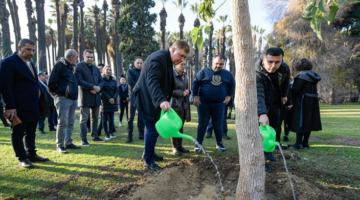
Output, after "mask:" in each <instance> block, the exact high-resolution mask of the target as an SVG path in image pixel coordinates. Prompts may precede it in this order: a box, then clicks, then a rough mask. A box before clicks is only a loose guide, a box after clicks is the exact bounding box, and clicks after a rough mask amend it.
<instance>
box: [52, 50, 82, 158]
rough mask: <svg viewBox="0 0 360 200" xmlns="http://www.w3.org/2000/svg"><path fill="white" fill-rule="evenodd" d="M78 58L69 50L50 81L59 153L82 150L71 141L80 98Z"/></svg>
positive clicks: (56, 66)
mask: <svg viewBox="0 0 360 200" xmlns="http://www.w3.org/2000/svg"><path fill="white" fill-rule="evenodd" d="M78 57H79V55H78V53H77V52H76V51H75V50H74V49H68V50H67V51H66V52H65V59H61V60H60V61H58V62H57V63H56V64H55V66H54V68H53V70H52V72H51V74H50V77H49V81H48V85H49V90H50V92H51V93H52V95H53V96H54V103H55V107H56V111H57V113H58V126H57V130H56V148H57V149H56V151H57V152H59V153H68V151H67V150H66V149H80V147H79V146H75V145H74V144H73V143H72V139H71V136H72V132H73V129H74V123H75V110H76V107H77V98H78V82H77V79H76V77H75V74H74V73H75V66H76V63H77V61H78ZM64 142H65V144H66V148H65V147H64Z"/></svg>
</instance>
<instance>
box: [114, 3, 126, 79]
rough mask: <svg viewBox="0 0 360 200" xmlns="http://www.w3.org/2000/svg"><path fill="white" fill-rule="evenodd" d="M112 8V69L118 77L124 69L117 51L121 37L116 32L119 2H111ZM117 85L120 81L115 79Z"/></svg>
mask: <svg viewBox="0 0 360 200" xmlns="http://www.w3.org/2000/svg"><path fill="white" fill-rule="evenodd" d="M112 3H113V7H114V15H115V23H114V36H113V37H114V39H113V40H114V41H113V42H114V50H115V61H114V68H115V70H116V71H115V72H116V73H115V74H116V76H117V77H120V76H121V75H123V74H124V69H123V66H122V55H121V53H120V50H119V46H120V41H121V37H120V36H119V33H118V30H117V28H116V25H117V23H118V21H119V19H120V1H114V0H113V1H112ZM117 83H118V84H120V79H118V78H117Z"/></svg>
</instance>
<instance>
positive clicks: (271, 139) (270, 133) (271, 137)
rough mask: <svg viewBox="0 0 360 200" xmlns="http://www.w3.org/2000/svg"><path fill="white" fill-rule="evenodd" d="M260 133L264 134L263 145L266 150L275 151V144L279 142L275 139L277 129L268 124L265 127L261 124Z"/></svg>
mask: <svg viewBox="0 0 360 200" xmlns="http://www.w3.org/2000/svg"><path fill="white" fill-rule="evenodd" d="M259 129H260V134H261V135H262V136H263V139H264V140H263V146H264V151H265V152H273V151H274V150H275V146H277V145H278V144H279V143H278V142H276V141H275V137H276V132H275V130H274V129H273V128H272V127H271V126H269V125H268V124H266V126H265V127H263V126H262V125H260V127H259Z"/></svg>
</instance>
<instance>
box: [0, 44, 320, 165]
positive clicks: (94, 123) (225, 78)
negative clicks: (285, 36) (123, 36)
mask: <svg viewBox="0 0 360 200" xmlns="http://www.w3.org/2000/svg"><path fill="white" fill-rule="evenodd" d="M35 51H36V49H35V43H34V42H33V41H31V40H29V39H22V40H20V42H19V44H18V51H17V52H15V53H14V54H13V55H11V56H9V57H7V58H4V59H3V60H2V61H1V63H0V94H2V97H3V100H4V102H5V104H6V109H5V112H4V116H5V118H7V119H9V120H10V122H11V141H12V146H13V148H14V151H15V155H16V157H18V159H19V165H20V166H21V167H23V168H33V167H34V165H33V164H32V162H46V161H48V160H49V159H48V158H43V157H40V156H39V155H38V154H37V153H36V148H35V132H36V128H38V130H39V133H40V134H44V133H45V130H44V127H45V123H44V122H45V119H46V118H48V125H49V131H56V151H57V152H58V153H61V154H65V153H69V152H68V149H81V146H82V147H87V146H90V143H89V141H88V139H87V133H88V132H90V133H91V142H105V140H111V139H113V138H116V136H115V134H114V133H115V131H116V130H115V117H114V116H115V112H117V111H118V108H120V115H119V124H118V125H119V126H120V127H122V126H123V118H124V114H126V117H127V133H128V136H127V138H126V143H130V142H132V141H133V129H134V128H133V123H134V119H135V116H136V115H135V113H136V110H137V111H138V118H137V120H138V121H137V126H138V131H139V135H138V139H139V140H144V153H143V159H144V167H146V168H149V169H151V170H160V169H161V167H160V166H158V165H157V164H156V163H155V161H161V160H163V157H162V156H160V155H157V154H156V153H155V146H156V142H157V138H158V136H159V134H158V132H157V130H156V128H155V123H156V122H157V121H158V120H159V119H160V115H161V111H165V112H171V108H172V109H173V110H174V111H175V112H176V113H177V114H178V115H179V116H180V118H181V120H182V121H183V126H184V123H185V121H186V122H189V121H190V120H191V110H190V101H189V96H190V95H192V96H193V98H194V105H195V106H196V107H197V113H198V124H199V125H198V128H197V138H196V139H197V141H198V142H199V144H200V145H203V142H204V138H205V137H206V138H210V137H211V136H212V132H213V131H214V133H215V139H216V145H215V147H216V148H217V149H218V150H219V151H225V150H226V148H225V146H224V144H223V141H222V140H223V139H227V140H229V139H230V137H229V136H228V135H227V122H226V120H227V119H229V118H230V117H231V110H232V109H233V107H234V93H235V80H234V77H233V75H232V74H231V73H230V72H229V71H227V70H226V68H225V58H223V57H222V56H221V55H217V56H214V58H213V62H212V67H211V68H203V69H202V70H200V71H199V72H198V73H197V74H196V76H195V79H194V81H193V87H192V88H189V86H188V83H189V79H188V77H187V75H186V72H185V69H186V59H187V54H188V53H189V51H190V47H189V45H188V43H187V42H186V41H183V40H178V41H176V42H175V43H174V44H173V45H172V46H171V47H170V48H169V49H164V50H159V51H156V52H154V53H152V54H150V55H149V56H148V57H147V58H146V59H145V60H143V58H142V57H136V58H135V60H134V68H131V69H129V70H127V72H126V78H125V76H123V75H122V76H120V77H115V76H114V75H113V72H112V69H111V67H110V66H104V65H103V64H98V65H97V66H96V65H94V64H93V62H94V51H92V50H89V49H86V50H85V51H84V52H82V53H83V55H82V56H83V58H84V59H83V61H81V62H78V57H79V54H78V52H77V51H76V50H74V49H68V50H67V51H66V52H65V56H64V58H60V59H59V60H58V61H57V62H56V64H55V66H54V67H53V69H52V71H51V73H50V75H49V77H47V74H46V73H45V72H39V73H37V70H36V68H35V66H34V64H33V63H32V61H31V58H32V57H33V55H34V53H35ZM283 56H284V52H283V51H282V50H281V49H280V48H269V49H268V50H267V51H266V53H265V55H264V58H263V59H262V60H261V61H260V62H259V63H258V69H257V77H256V83H257V94H258V115H259V123H260V124H261V125H263V126H266V125H270V126H272V127H273V128H274V129H275V130H276V141H278V142H280V135H281V123H282V121H283V120H285V125H284V127H286V131H288V130H290V131H293V132H296V134H297V140H296V143H295V144H294V145H290V147H291V148H295V149H301V148H309V147H310V146H309V144H308V140H309V136H310V133H311V131H317V130H321V121H320V114H319V104H318V101H317V91H316V84H317V82H318V81H320V80H321V77H320V76H319V75H318V74H316V73H315V72H313V71H312V70H311V69H312V63H311V61H310V60H309V59H301V60H300V61H298V62H297V63H296V64H295V68H296V69H297V70H298V71H299V72H300V74H299V75H298V76H297V77H295V79H294V83H293V86H292V88H290V87H289V85H290V70H289V67H288V66H287V65H286V63H284V62H283V60H282V59H283ZM117 78H118V79H119V80H120V84H119V85H117ZM291 94H292V95H291ZM291 98H292V99H297V100H296V101H291V100H289V99H291ZM294 102H296V103H294ZM0 107H1V113H2V112H3V110H2V109H3V105H2V104H1V105H0ZM78 107H80V123H79V124H80V138H81V146H80V145H79V146H77V145H75V144H74V143H73V140H72V135H73V130H74V124H75V111H76V109H77V108H78ZM292 107H293V108H292ZM294 109H296V110H297V111H294ZM290 111H292V112H290ZM228 112H229V115H228ZM299 113H300V114H299ZM1 116H2V115H1ZM303 116H306V117H303ZM99 118H100V122H99ZM1 119H2V121H3V124H4V126H6V127H7V126H10V125H9V124H8V123H7V120H6V119H4V118H1ZM15 119H19V120H20V122H21V123H15V121H16V120H15ZM314 122H315V123H314ZM145 127H146V129H145ZM102 129H104V134H105V138H104V139H105V140H103V139H101V137H100V136H101V133H102ZM286 131H285V132H286ZM180 133H183V127H182V128H181V129H180ZM205 135H206V136H205ZM23 139H24V140H25V147H24V142H23ZM284 141H288V132H287V134H285V136H284ZM171 144H172V151H173V153H174V155H176V156H181V155H182V154H183V153H189V152H190V150H188V149H186V148H184V146H183V144H182V139H181V138H171ZM281 147H282V148H283V149H286V148H287V147H286V146H281ZM194 151H195V152H200V151H201V149H200V147H199V146H197V145H195V147H194ZM264 155H265V158H266V159H268V160H271V161H275V158H274V156H273V155H272V154H271V153H270V152H264ZM265 170H266V171H267V172H271V170H270V169H269V167H268V166H267V165H265Z"/></svg>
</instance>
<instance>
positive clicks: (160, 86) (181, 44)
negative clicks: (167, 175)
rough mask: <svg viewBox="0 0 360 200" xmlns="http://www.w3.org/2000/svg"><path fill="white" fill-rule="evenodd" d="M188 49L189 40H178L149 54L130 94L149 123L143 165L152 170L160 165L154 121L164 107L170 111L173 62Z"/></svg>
mask: <svg viewBox="0 0 360 200" xmlns="http://www.w3.org/2000/svg"><path fill="white" fill-rule="evenodd" d="M189 51H190V48H189V45H188V44H187V42H186V41H184V40H178V41H176V42H175V43H174V44H173V45H172V46H171V47H170V49H164V50H159V51H156V52H154V53H152V54H150V55H149V56H148V57H147V58H146V60H145V62H144V66H143V68H142V70H141V74H140V77H139V80H138V82H137V83H136V85H135V87H134V89H133V91H132V94H131V102H132V103H133V104H134V105H135V106H136V108H137V110H138V112H139V114H140V116H141V117H142V119H143V120H144V123H145V126H146V133H145V152H144V159H145V163H144V166H145V167H147V168H149V169H151V170H160V169H161V167H159V166H158V165H157V164H155V162H154V153H155V145H156V140H157V138H158V136H159V133H158V132H157V131H156V129H155V123H156V122H157V121H158V120H159V119H160V114H161V110H163V111H170V103H169V101H170V99H171V95H172V90H173V84H174V80H173V79H174V76H173V64H175V65H177V64H179V63H181V62H183V61H184V60H185V59H186V56H187V54H188V53H189Z"/></svg>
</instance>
